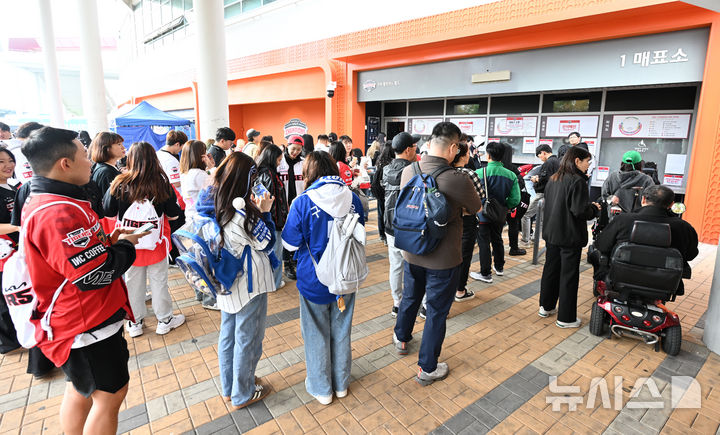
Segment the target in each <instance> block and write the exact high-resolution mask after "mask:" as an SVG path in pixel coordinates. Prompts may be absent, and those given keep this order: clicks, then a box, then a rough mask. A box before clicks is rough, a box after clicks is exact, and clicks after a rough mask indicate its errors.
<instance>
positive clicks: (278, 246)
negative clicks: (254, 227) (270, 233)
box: [273, 230, 283, 288]
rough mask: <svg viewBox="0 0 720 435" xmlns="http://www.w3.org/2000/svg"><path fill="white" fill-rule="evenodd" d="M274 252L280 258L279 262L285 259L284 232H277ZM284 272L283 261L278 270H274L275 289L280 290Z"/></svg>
mask: <svg viewBox="0 0 720 435" xmlns="http://www.w3.org/2000/svg"><path fill="white" fill-rule="evenodd" d="M273 251H275V256H276V257H277V258H278V260H282V258H283V245H282V230H280V231H275V246H274V247H273ZM282 271H283V265H282V261H281V262H280V266H278V267H277V269H273V279H274V280H275V288H280V283H281V282H282Z"/></svg>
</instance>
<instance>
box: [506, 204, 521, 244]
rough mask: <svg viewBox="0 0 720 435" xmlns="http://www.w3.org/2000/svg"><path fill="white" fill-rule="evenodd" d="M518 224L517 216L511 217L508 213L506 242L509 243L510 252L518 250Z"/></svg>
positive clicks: (519, 221)
mask: <svg viewBox="0 0 720 435" xmlns="http://www.w3.org/2000/svg"><path fill="white" fill-rule="evenodd" d="M520 223H521V220H520V219H519V218H518V217H517V216H515V217H512V216H511V215H510V213H508V215H507V224H508V240H509V241H510V249H512V250H517V249H518V234H520Z"/></svg>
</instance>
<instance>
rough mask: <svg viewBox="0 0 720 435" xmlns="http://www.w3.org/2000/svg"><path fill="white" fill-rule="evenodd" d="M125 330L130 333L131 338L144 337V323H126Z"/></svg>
mask: <svg viewBox="0 0 720 435" xmlns="http://www.w3.org/2000/svg"><path fill="white" fill-rule="evenodd" d="M125 330H126V331H127V332H128V335H129V336H130V338H135V337H139V336H141V335H143V321H142V320H141V321H139V322H137V323H133V322H131V321H129V320H128V321H127V322H125Z"/></svg>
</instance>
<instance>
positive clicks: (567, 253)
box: [540, 244, 582, 322]
mask: <svg viewBox="0 0 720 435" xmlns="http://www.w3.org/2000/svg"><path fill="white" fill-rule="evenodd" d="M581 253H582V248H566V247H564V246H557V245H551V244H548V245H547V250H546V251H545V267H543V274H542V280H541V282H540V305H541V306H542V307H543V308H544V309H545V310H547V311H550V310H552V309H554V308H555V305H556V304H557V308H558V316H557V319H558V320H559V321H561V322H574V321H576V320H577V294H578V283H579V281H580V254H581Z"/></svg>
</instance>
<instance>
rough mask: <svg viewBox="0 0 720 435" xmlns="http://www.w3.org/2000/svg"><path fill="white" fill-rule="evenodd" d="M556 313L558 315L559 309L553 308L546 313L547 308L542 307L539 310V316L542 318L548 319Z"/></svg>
mask: <svg viewBox="0 0 720 435" xmlns="http://www.w3.org/2000/svg"><path fill="white" fill-rule="evenodd" d="M555 313H557V308H553V309H552V310H550V311H545V308H543V307H542V306H540V309H539V310H538V316H540V317H547V316H550V315H552V314H555Z"/></svg>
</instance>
